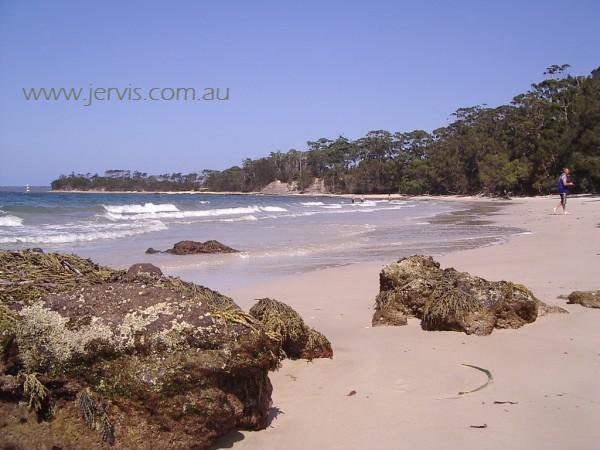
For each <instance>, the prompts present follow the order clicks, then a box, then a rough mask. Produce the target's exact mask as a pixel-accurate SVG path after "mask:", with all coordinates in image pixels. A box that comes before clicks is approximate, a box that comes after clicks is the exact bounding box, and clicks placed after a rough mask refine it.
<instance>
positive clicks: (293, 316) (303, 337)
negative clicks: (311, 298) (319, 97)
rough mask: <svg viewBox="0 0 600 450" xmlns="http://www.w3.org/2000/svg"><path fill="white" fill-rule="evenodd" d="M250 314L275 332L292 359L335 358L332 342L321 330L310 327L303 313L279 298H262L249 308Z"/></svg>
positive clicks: (287, 354) (267, 328)
mask: <svg viewBox="0 0 600 450" xmlns="http://www.w3.org/2000/svg"><path fill="white" fill-rule="evenodd" d="M250 315H251V316H253V317H254V318H256V319H257V320H258V321H259V322H260V323H261V324H262V325H263V327H264V328H265V329H266V330H268V331H270V332H272V333H275V334H276V336H278V337H279V339H280V341H281V348H282V349H283V351H284V353H285V355H286V356H287V357H288V358H291V359H298V358H302V359H309V360H311V359H313V358H332V357H333V350H332V348H331V343H330V342H329V340H328V339H327V338H326V337H325V335H323V334H322V333H320V332H318V331H316V330H314V329H312V328H310V327H308V326H307V325H306V324H305V323H304V320H303V319H302V317H300V314H298V313H297V312H296V311H295V310H294V309H293V308H292V307H291V306H289V305H286V304H285V303H282V302H280V301H277V300H274V299H271V298H263V299H260V300H258V301H257V302H256V304H255V305H254V306H253V307H252V308H250Z"/></svg>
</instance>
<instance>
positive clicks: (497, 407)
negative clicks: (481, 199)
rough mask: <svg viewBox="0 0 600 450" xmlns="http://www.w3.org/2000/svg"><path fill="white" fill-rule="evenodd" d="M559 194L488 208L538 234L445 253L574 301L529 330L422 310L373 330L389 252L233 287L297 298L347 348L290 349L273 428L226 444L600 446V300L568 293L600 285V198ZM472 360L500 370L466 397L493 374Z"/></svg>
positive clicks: (463, 264)
mask: <svg viewBox="0 0 600 450" xmlns="http://www.w3.org/2000/svg"><path fill="white" fill-rule="evenodd" d="M555 203H556V200H555V199H550V198H531V199H529V198H528V199H518V200H513V201H512V202H507V204H506V205H504V204H499V206H501V209H500V210H499V211H496V212H494V213H493V214H492V215H491V216H489V217H488V218H486V219H485V220H492V221H493V222H495V223H497V224H499V225H502V226H510V227H518V228H523V229H526V230H529V231H531V232H532V234H522V235H517V236H514V237H512V238H511V239H510V241H509V242H508V243H505V244H503V245H491V246H488V247H483V248H477V249H472V250H465V251H458V252H454V253H450V254H448V255H446V256H444V257H441V258H438V259H439V261H440V262H441V263H442V265H443V266H454V267H456V268H457V269H459V270H465V271H469V272H471V273H473V274H476V275H479V276H483V277H485V278H488V279H492V280H499V279H506V280H511V281H516V282H519V283H523V284H525V285H526V286H528V287H529V288H531V289H532V290H533V292H534V293H535V294H536V295H537V296H538V297H539V298H540V299H541V300H543V301H545V302H547V303H550V304H557V305H561V306H563V307H565V308H566V309H567V310H568V311H569V314H552V315H549V316H546V317H542V318H539V319H538V321H536V322H535V323H533V324H531V325H527V326H525V327H523V328H521V329H518V330H495V331H494V333H493V334H492V335H491V336H485V337H478V336H466V335H464V334H462V333H455V332H426V331H422V330H421V328H420V326H419V324H418V321H416V320H410V321H409V325H408V326H405V327H378V328H371V326H370V325H371V317H372V312H373V311H372V308H373V303H374V299H375V296H376V294H377V292H378V288H379V286H378V273H379V270H380V269H381V266H382V265H383V262H381V263H365V264H356V265H351V266H346V267H339V268H333V269H326V270H320V271H315V272H310V273H305V274H301V275H297V276H289V277H284V278H279V279H276V280H274V281H271V282H267V283H261V284H259V285H254V286H251V287H246V288H242V289H235V290H232V291H230V292H227V294H229V295H232V296H233V298H234V299H235V300H236V301H237V302H238V304H240V306H242V307H243V308H245V309H247V308H249V307H250V306H251V305H252V304H253V302H254V299H256V298H260V297H266V296H269V297H274V298H277V299H279V300H282V301H284V302H287V303H289V304H290V305H292V306H293V307H294V308H296V309H297V310H298V311H299V312H300V313H301V314H302V316H303V317H304V318H305V320H306V322H307V323H308V324H309V325H311V326H314V327H315V328H317V329H318V330H320V331H322V332H324V333H325V334H326V335H327V336H328V337H329V339H330V340H331V342H332V344H333V347H334V352H335V356H334V359H333V360H316V361H314V362H312V363H307V362H305V361H285V362H284V363H283V366H282V368H281V369H280V370H279V371H278V372H275V373H273V374H272V375H271V380H272V382H273V387H274V390H273V409H272V413H273V420H272V422H271V426H270V427H269V428H268V429H266V430H262V431H259V432H246V431H244V432H234V433H232V434H230V435H228V436H226V437H224V438H222V439H221V440H220V441H219V442H218V443H217V446H216V448H219V447H220V448H223V447H224V448H235V449H265V448H273V449H282V448H285V449H322V448H344V449H393V448H419V449H423V448H426V449H428V448H431V449H434V448H435V449H439V448H446V449H470V448H488V449H489V448H498V449H499V448H528V449H530V448H540V449H547V448H552V449H558V448H597V447H598V442H600V427H598V426H597V417H598V416H599V415H600V383H599V382H598V379H599V376H600V333H599V332H598V325H599V323H600V310H592V309H586V308H583V307H581V306H579V305H566V301H565V300H562V299H558V298H557V296H559V295H564V294H568V293H570V292H571V291H573V290H576V289H578V290H582V289H583V290H585V289H598V288H600V277H598V273H600V229H599V228H598V227H597V225H598V223H600V199H598V198H589V197H588V198H577V199H570V200H569V206H570V210H571V212H572V215H569V216H562V215H552V208H553V206H554V205H555ZM488 212H489V211H488ZM441 220H445V219H441ZM473 220H480V219H477V218H473ZM388 262H389V261H388ZM462 364H473V365H476V366H480V367H483V368H486V369H488V370H490V371H491V373H492V375H493V382H492V383H491V384H490V385H489V386H487V387H486V388H484V389H482V390H480V391H477V392H474V393H471V394H466V395H458V392H460V391H469V390H471V389H474V388H476V387H478V386H480V385H481V384H483V383H485V381H486V376H485V374H483V373H482V372H480V371H477V370H474V369H472V368H469V367H466V366H463V365H462ZM351 391H356V394H355V395H348V394H349V393H350V392H351ZM496 402H500V403H496ZM503 402H513V403H503ZM484 425H485V426H486V427H485V428H473V427H483V426H484Z"/></svg>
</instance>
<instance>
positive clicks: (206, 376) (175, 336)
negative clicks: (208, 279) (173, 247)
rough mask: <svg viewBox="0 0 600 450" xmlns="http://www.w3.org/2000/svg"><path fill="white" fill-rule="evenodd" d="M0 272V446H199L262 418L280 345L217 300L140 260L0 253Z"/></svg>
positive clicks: (257, 426) (264, 419)
mask: <svg viewBox="0 0 600 450" xmlns="http://www.w3.org/2000/svg"><path fill="white" fill-rule="evenodd" d="M0 267H1V269H0V270H2V277H3V279H4V280H6V281H7V283H5V284H2V285H0V301H1V304H0V307H1V308H0V323H1V324H2V328H0V332H1V335H0V338H1V340H0V344H1V345H0V351H1V355H0V356H1V357H0V361H2V363H1V364H0V417H2V418H3V427H2V438H0V441H2V443H3V444H5V443H10V444H11V445H13V446H14V447H15V448H42V447H43V448H52V447H55V448H103V446H104V445H108V444H111V443H112V442H114V443H115V445H116V446H118V447H119V448H142V449H155V448H173V449H189V448H198V449H205V448H208V447H209V446H210V445H211V444H212V442H213V441H214V440H215V439H216V438H217V437H219V436H220V435H223V434H225V433H227V432H228V431H230V430H233V429H236V428H242V429H252V430H255V429H260V428H264V427H265V426H266V425H267V422H268V412H269V407H270V404H271V390H272V388H271V383H270V381H269V378H268V371H269V370H272V369H274V368H276V367H277V366H278V364H279V356H278V355H279V354H280V342H279V341H278V340H277V339H275V338H274V337H273V336H272V335H271V334H270V333H268V332H266V331H265V329H264V328H263V327H262V325H261V324H260V323H259V322H258V321H257V320H255V319H254V318H253V317H251V316H250V315H248V314H245V313H244V312H242V311H241V310H240V309H239V308H238V307H237V305H235V303H234V302H233V300H231V299H230V298H229V297H226V296H224V295H221V294H219V293H218V292H215V291H212V290H210V289H207V288H205V287H202V286H198V285H195V284H193V283H187V282H184V281H182V280H180V279H178V278H173V277H166V276H162V274H161V272H160V269H158V268H157V267H155V266H152V265H149V264H139V265H135V266H132V267H131V268H130V269H129V270H128V271H127V273H125V272H124V271H114V270H111V269H108V268H106V267H102V266H98V265H95V264H94V263H92V262H91V261H89V260H83V259H81V258H78V257H75V256H70V255H61V254H56V253H48V254H38V253H34V252H0ZM24 277H25V279H24ZM23 281H28V283H27V284H22V282H23ZM36 416H37V417H36ZM103 441H104V442H105V443H104V444H103Z"/></svg>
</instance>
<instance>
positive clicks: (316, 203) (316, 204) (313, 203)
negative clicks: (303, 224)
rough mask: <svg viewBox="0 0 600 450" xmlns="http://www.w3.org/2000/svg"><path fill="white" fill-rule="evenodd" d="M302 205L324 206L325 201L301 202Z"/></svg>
mask: <svg viewBox="0 0 600 450" xmlns="http://www.w3.org/2000/svg"><path fill="white" fill-rule="evenodd" d="M300 204H301V205H302V206H323V205H324V204H325V203H323V202H301V203H300Z"/></svg>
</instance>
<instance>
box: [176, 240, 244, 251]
mask: <svg viewBox="0 0 600 450" xmlns="http://www.w3.org/2000/svg"><path fill="white" fill-rule="evenodd" d="M166 253H171V254H173V255H195V254H198V253H238V250H236V249H233V248H231V247H228V246H227V245H225V244H221V243H220V242H219V241H214V240H211V241H206V242H196V241H180V242H177V243H176V244H175V245H173V248H171V249H169V250H167V251H166Z"/></svg>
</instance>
